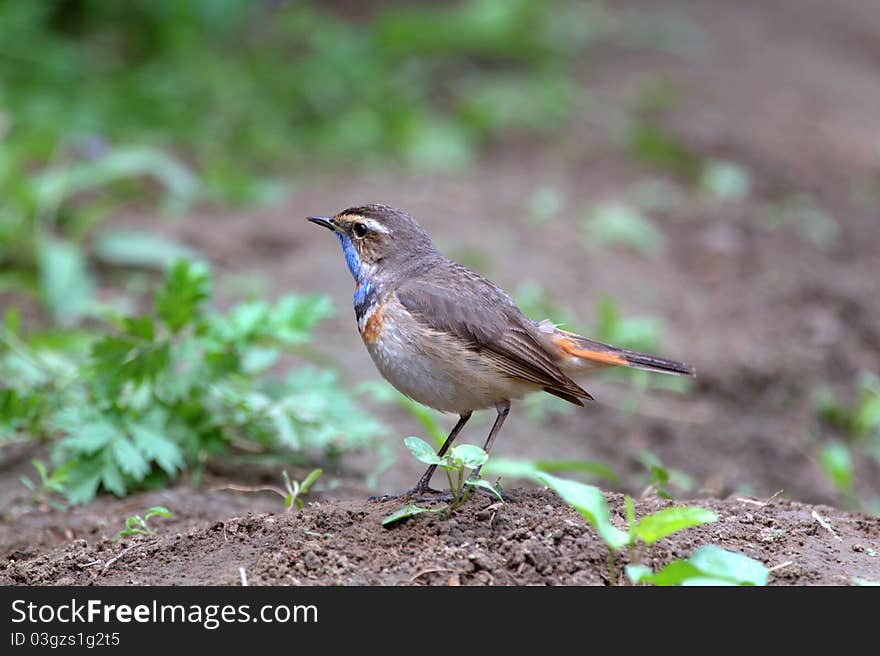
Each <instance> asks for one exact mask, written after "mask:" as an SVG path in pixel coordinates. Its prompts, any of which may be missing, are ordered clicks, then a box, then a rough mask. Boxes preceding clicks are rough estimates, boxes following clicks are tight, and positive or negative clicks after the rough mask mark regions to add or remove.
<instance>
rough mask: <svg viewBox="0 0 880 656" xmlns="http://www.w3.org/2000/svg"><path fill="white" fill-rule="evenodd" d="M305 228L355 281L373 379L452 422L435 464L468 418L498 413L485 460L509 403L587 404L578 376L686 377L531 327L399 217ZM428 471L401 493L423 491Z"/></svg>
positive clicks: (500, 295)
mask: <svg viewBox="0 0 880 656" xmlns="http://www.w3.org/2000/svg"><path fill="white" fill-rule="evenodd" d="M308 220H309V221H311V222H313V223H316V224H318V225H320V226H324V227H325V228H329V229H330V230H332V231H333V232H334V233H335V234H336V237H337V238H338V239H339V242H340V244H341V245H342V250H343V253H344V254H345V259H346V262H347V263H348V268H349V269H350V270H351V273H352V275H353V276H354V279H355V292H354V310H355V316H356V317H357V323H358V330H359V331H360V334H361V337H362V338H363V340H364V344H365V345H366V347H367V351H369V353H370V356H372V358H373V362H374V363H375V364H376V367H377V368H378V369H379V372H380V373H381V374H382V375H383V376H384V377H385V379H386V380H387V381H388V382H390V383H391V384H392V385H394V387H396V388H397V389H398V390H400V391H401V392H402V393H403V394H405V395H406V396H408V397H409V398H411V399H413V400H415V401H418V402H419V403H422V404H424V405H426V406H429V407H431V408H434V409H436V410H441V411H443V412H454V413H457V414H458V415H459V420H458V422H457V423H456V424H455V427H454V428H453V429H452V432H451V433H450V434H449V437H448V438H447V439H446V441H445V442H444V443H443V446H441V447H440V450H439V451H438V455H439V456H442V455H443V454H444V453H446V451H447V450H448V449H449V447H450V446H451V445H452V443H453V441H454V440H455V438H456V437H457V436H458V434H459V432H460V431H461V429H462V428H463V427H464V425H465V423H466V422H467V421H468V419H470V417H471V413H473V412H474V411H475V410H482V409H485V408H495V409H496V411H497V413H498V415H497V417H496V419H495V423H494V425H493V426H492V430H491V431H490V432H489V437H488V438H487V439H486V444H485V446H484V449H485V450H486V451H487V452H488V451H489V450H490V449H491V448H492V443H493V442H494V441H495V438H496V437H497V435H498V432H499V430H501V425H502V424H503V423H504V420H505V418H506V417H507V413H508V412H509V410H510V402H511V400H513V399H519V398H521V397H522V396H524V395H525V394H527V393H529V392H534V391H540V390H543V391H545V392H549V393H550V394H554V395H555V396H558V397H560V398H563V399H565V400H566V401H569V402H571V403H574V404H575V405H579V406H583V405H584V403H583V402H584V400H585V399H586V400H590V399H592V398H593V397H592V396H590V394H589V393H588V392H587V391H586V390H584V389H583V388H581V387H580V385H578V384H577V383H576V382H575V381H574V380H572V379H571V378H570V375H573V374H576V373H579V372H583V371H588V370H591V369H596V368H599V367H614V366H623V367H635V368H638V369H647V370H648V371H657V372H661V373H668V374H679V375H681V374H683V375H693V373H694V372H693V369H692V368H691V367H689V366H688V365H685V364H682V363H680V362H674V361H672V360H666V359H664V358H659V357H656V356H653V355H647V354H645V353H638V352H636V351H630V350H627V349H622V348H617V347H615V346H610V345H608V344H603V343H602V342H597V341H595V340H593V339H590V338H588V337H582V336H581V335H577V334H575V333H572V332H568V331H566V330H560V329H559V328H557V327H556V326H555V325H554V324H553V323H551V322H550V321H548V320H546V319H545V320H543V321H532V320H531V319H529V318H528V317H527V316H525V314H523V313H522V311H521V310H520V309H519V308H518V307H517V306H516V303H514V302H513V299H511V298H510V296H509V295H508V294H507V293H505V292H504V291H503V290H502V289H500V288H499V287H497V286H496V285H494V284H493V283H491V282H490V281H489V280H487V279H486V278H484V277H483V276H481V275H479V274H478V273H475V272H473V271H471V270H470V269H468V268H466V267H464V266H462V265H460V264H456V263H455V262H453V261H451V260H449V259H447V258H446V257H444V256H443V255H441V254H440V253H439V252H438V251H437V249H436V248H434V244H433V243H431V240H430V238H429V237H428V235H427V233H426V232H425V231H424V230H423V229H422V227H421V226H420V225H419V224H418V223H416V222H415V220H414V219H413V218H412V217H411V216H410V215H409V214H407V213H406V212H404V211H403V210H399V209H395V208H393V207H389V206H388V205H378V204H373V205H364V206H362V207H352V208H350V209H347V210H343V211H342V212H339V213H338V214H336V215H335V216H333V217H325V216H310V217H308ZM435 469H436V465H431V466H430V467H429V468H428V470H427V471H426V472H425V474H424V475H423V476H422V477H421V479H419V482H418V484H417V485H416V486H415V487H414V488H413V489H412V490H410V491H409V492H407V493H406V494H423V493H424V492H426V491H427V490H428V489H429V487H428V486H429V483H430V481H431V476H432V475H433V474H434V470H435ZM475 475H479V470H478V471H477V472H475Z"/></svg>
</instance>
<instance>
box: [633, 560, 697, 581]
mask: <svg viewBox="0 0 880 656" xmlns="http://www.w3.org/2000/svg"><path fill="white" fill-rule="evenodd" d="M646 569H647V568H646ZM648 572H650V569H648ZM700 576H702V573H701V572H700V570H699V569H697V568H696V567H695V566H694V565H693V564H692V563H690V562H688V561H686V560H673V561H672V562H671V563H669V564H667V565H666V566H665V567H663V569H661V570H660V571H659V572H657V573H656V574H650V573H649V574H643V575H642V576H641V578H640V579H639V582H641V583H653V584H654V585H664V586H669V585H681V584H682V583H683V582H684V581H687V580H688V579H691V578H697V577H700Z"/></svg>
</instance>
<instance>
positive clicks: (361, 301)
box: [335, 232, 374, 314]
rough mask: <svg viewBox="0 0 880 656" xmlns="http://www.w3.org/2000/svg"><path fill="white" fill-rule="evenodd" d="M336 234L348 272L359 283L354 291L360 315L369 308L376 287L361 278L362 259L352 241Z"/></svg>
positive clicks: (345, 236) (344, 235)
mask: <svg viewBox="0 0 880 656" xmlns="http://www.w3.org/2000/svg"><path fill="white" fill-rule="evenodd" d="M335 234H336V238H337V239H338V240H339V244H340V245H341V246H342V252H343V254H344V255H345V263H346V264H347V265H348V270H349V271H351V275H352V276H354V279H355V282H357V287H356V288H355V290H354V307H355V310H356V311H357V312H358V314H360V312H361V311H363V310H364V309H366V308H367V307H368V306H369V304H370V303H369V301H370V299H369V296H370V294H372V292H373V291H374V286H373V284H372V283H371V282H370V281H369V280H364V279H363V277H362V276H361V258H360V256H359V255H358V253H357V250H355V247H354V244H352V243H351V239H349V237H348V235H346V234H344V233H341V232H337V233H335Z"/></svg>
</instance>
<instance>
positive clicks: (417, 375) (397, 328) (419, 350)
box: [359, 312, 539, 414]
mask: <svg viewBox="0 0 880 656" xmlns="http://www.w3.org/2000/svg"><path fill="white" fill-rule="evenodd" d="M389 314H390V313H388V312H385V313H383V315H382V321H381V328H378V327H377V328H376V329H375V330H369V328H368V326H369V317H366V318H365V320H364V321H363V322H361V326H359V327H360V328H361V336H362V337H363V339H364V344H365V346H366V347H367V351H368V352H369V353H370V356H371V357H372V358H373V362H374V363H375V364H376V368H377V369H378V370H379V373H381V374H382V376H383V377H384V378H385V379H386V380H387V381H388V382H389V383H391V384H392V385H393V386H394V387H396V388H397V389H398V390H399V391H400V392H402V393H403V394H405V395H406V396H408V397H409V398H411V399H413V400H414V401H418V402H419V403H421V404H423V405H426V406H429V407H431V408H434V409H436V410H441V411H443V412H455V413H458V414H465V413H467V412H471V411H473V410H481V409H483V408H491V407H495V406H497V405H498V404H499V403H503V402H505V401H509V400H511V399H516V398H520V397H522V396H523V395H524V394H527V393H528V392H531V391H535V390H536V389H539V387H538V386H537V385H533V384H530V383H526V382H523V381H518V380H514V379H511V378H509V377H507V376H504V375H503V374H501V373H499V372H498V371H497V370H495V369H494V368H493V367H492V365H491V363H490V362H487V361H486V360H485V359H484V358H483V357H481V356H480V354H479V353H476V352H474V351H472V350H470V349H466V348H464V347H462V346H460V345H459V344H457V343H455V341H454V340H452V339H450V338H448V337H446V336H443V335H439V334H436V333H433V334H429V333H425V332H421V331H415V330H413V329H403V330H402V329H401V328H402V327H401V325H400V324H399V322H396V321H394V320H393V319H392V318H391V317H389V316H388V315H389ZM406 328H410V327H409V326H406ZM415 335H418V336H417V337H415V338H414V336H415Z"/></svg>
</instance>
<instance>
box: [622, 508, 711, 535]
mask: <svg viewBox="0 0 880 656" xmlns="http://www.w3.org/2000/svg"><path fill="white" fill-rule="evenodd" d="M715 521H718V515H716V514H715V513H713V512H712V511H710V510H705V509H704V508H694V507H690V506H680V507H676V508H666V509H664V510H661V511H659V512H656V513H652V514H650V515H647V516H646V517H642V519H641V520H640V521H639V522H638V523H637V524H636V525H635V527H634V529H633V535H634V536H635V537H636V538H637V539H639V540H641V541H642V542H644V543H645V544H654V543H655V542H656V541H657V540H660V539H661V538H665V537H666V536H668V535H672V534H673V533H676V532H678V531H681V530H683V529H686V528H691V527H692V526H699V525H700V524H707V523H709V522H715Z"/></svg>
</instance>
